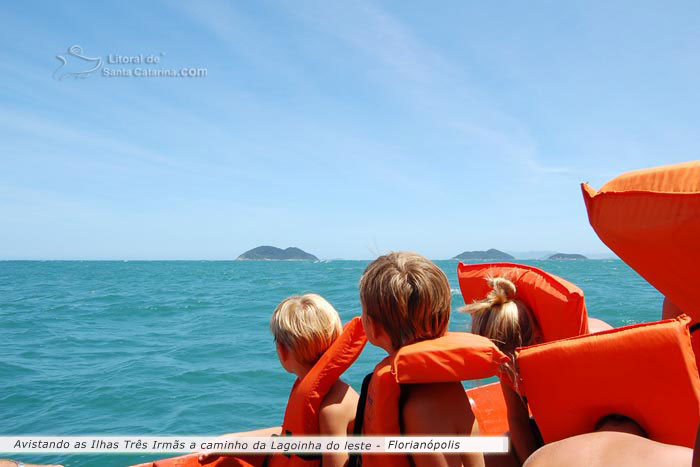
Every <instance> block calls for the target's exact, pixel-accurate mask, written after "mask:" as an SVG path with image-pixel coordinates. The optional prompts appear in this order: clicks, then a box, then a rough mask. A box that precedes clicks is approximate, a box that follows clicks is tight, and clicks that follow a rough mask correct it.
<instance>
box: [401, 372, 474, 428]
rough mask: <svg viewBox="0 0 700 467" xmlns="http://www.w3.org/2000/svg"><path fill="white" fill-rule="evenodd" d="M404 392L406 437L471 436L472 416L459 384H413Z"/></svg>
mask: <svg viewBox="0 0 700 467" xmlns="http://www.w3.org/2000/svg"><path fill="white" fill-rule="evenodd" d="M405 390H406V391H407V393H406V394H405V398H404V406H403V416H404V424H405V429H406V432H407V433H416V434H420V433H424V434H440V433H445V434H451V433H455V434H465V435H467V434H474V433H473V431H474V429H475V428H474V426H475V423H474V413H473V412H472V409H471V405H470V404H469V398H468V397H467V395H466V393H465V391H464V388H463V387H462V384H461V383H431V384H415V385H410V386H405Z"/></svg>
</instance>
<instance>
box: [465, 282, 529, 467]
mask: <svg viewBox="0 0 700 467" xmlns="http://www.w3.org/2000/svg"><path fill="white" fill-rule="evenodd" d="M487 280H488V283H489V285H490V286H491V291H490V292H489V294H488V295H487V297H486V298H485V299H484V300H481V301H478V302H475V303H472V304H470V305H467V306H464V307H462V308H460V311H463V312H466V313H469V314H471V317H472V332H473V333H474V334H479V335H481V336H484V337H488V338H489V339H491V340H492V341H493V342H494V343H495V344H496V345H497V346H498V348H499V349H500V350H501V351H502V352H503V353H505V354H506V355H508V356H509V357H511V359H512V360H513V361H515V349H516V348H518V347H522V346H526V345H532V344H536V343H539V342H542V337H541V334H540V332H539V329H538V327H537V321H536V320H535V317H534V315H533V313H532V311H531V310H530V308H528V306H527V305H526V304H525V302H523V301H522V300H519V299H517V298H513V297H514V296H515V294H516V291H517V290H516V287H515V284H513V282H512V281H510V280H509V279H507V278H505V277H490V278H488V279H487ZM505 370H506V371H505V374H503V375H502V377H501V378H500V380H501V388H502V389H503V397H504V399H505V401H506V407H507V409H508V426H509V428H510V438H511V441H512V443H513V447H514V448H515V453H516V455H517V456H518V458H519V461H520V462H521V463H522V462H525V459H527V458H528V457H529V456H530V455H531V454H532V453H533V452H535V450H537V448H538V447H539V446H540V442H539V440H538V436H539V435H538V434H537V433H536V431H535V430H534V429H533V427H532V426H531V424H530V414H529V412H528V408H527V405H526V404H525V402H524V401H523V399H522V398H521V397H520V395H519V393H518V385H517V381H518V376H517V371H516V367H515V366H514V365H512V364H510V365H507V366H505Z"/></svg>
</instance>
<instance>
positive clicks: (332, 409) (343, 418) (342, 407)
mask: <svg viewBox="0 0 700 467" xmlns="http://www.w3.org/2000/svg"><path fill="white" fill-rule="evenodd" d="M359 398H360V397H359V396H358V394H357V392H355V390H354V389H353V388H352V387H351V386H350V385H349V384H347V383H346V382H344V381H342V380H338V381H336V383H335V384H334V385H333V386H332V387H331V389H330V390H329V391H328V394H326V397H324V398H323V402H322V403H321V408H320V410H319V426H320V429H321V433H323V434H338V435H340V434H345V433H347V432H348V428H349V427H350V426H351V425H352V423H353V422H354V420H355V411H356V410H357V402H358V400H359Z"/></svg>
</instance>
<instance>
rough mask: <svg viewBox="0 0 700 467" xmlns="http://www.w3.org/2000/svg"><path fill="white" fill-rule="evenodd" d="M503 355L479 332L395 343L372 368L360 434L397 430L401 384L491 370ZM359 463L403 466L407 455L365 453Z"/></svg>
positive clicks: (466, 377) (476, 375)
mask: <svg viewBox="0 0 700 467" xmlns="http://www.w3.org/2000/svg"><path fill="white" fill-rule="evenodd" d="M507 361H509V358H508V357H507V356H506V355H505V354H503V353H502V352H501V351H500V350H498V348H497V347H496V346H495V345H494V344H493V343H492V342H491V341H490V340H489V339H486V338H485V337H481V336H477V335H476V334H470V333H465V332H449V333H447V334H445V335H444V336H442V337H438V338H437V339H431V340H426V341H421V342H417V343H415V344H410V345H406V346H404V347H401V348H400V349H399V350H398V351H397V352H396V353H395V354H393V355H390V356H388V357H386V358H385V359H384V360H382V361H381V362H379V364H377V366H376V367H375V368H374V372H373V373H372V377H371V380H370V382H369V388H368V391H367V400H366V407H365V411H364V417H363V425H362V434H364V435H365V436H391V435H400V434H401V427H400V423H399V419H400V416H401V412H400V411H401V407H400V404H399V399H400V396H401V385H402V384H417V383H446V382H455V381H465V380H473V379H483V378H490V377H492V376H495V375H496V374H497V373H498V371H499V367H500V365H501V364H502V363H505V362H507ZM362 465H363V467H367V466H370V467H371V466H392V467H394V466H400V467H403V466H409V465H411V464H410V460H409V458H408V456H405V455H399V454H368V455H363V456H362Z"/></svg>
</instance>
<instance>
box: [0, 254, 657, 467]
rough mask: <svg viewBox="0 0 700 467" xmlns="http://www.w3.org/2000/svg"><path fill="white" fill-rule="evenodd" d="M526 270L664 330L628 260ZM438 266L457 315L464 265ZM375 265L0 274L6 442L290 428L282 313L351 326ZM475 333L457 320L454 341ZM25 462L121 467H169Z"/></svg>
mask: <svg viewBox="0 0 700 467" xmlns="http://www.w3.org/2000/svg"><path fill="white" fill-rule="evenodd" d="M524 263H526V264H531V265H533V266H536V267H540V268H542V269H545V270H547V271H550V272H552V273H554V274H557V275H560V276H562V277H564V278H566V279H568V280H570V281H572V282H574V283H575V284H577V285H578V286H579V287H581V288H582V289H583V290H584V292H585V295H586V301H587V304H588V309H589V313H590V314H591V316H594V317H596V318H601V319H603V320H605V321H608V322H609V323H610V324H612V325H613V326H622V325H626V324H632V323H638V322H643V321H654V320H658V319H660V315H661V302H662V298H661V296H660V295H659V294H658V292H656V290H654V289H653V288H652V287H651V286H649V285H648V284H647V283H646V282H645V281H644V280H643V279H641V278H640V277H639V276H638V275H637V274H636V273H635V272H634V271H632V270H631V269H629V268H628V267H627V266H626V265H625V264H624V263H622V262H621V261H617V260H596V261H559V262H557V261H526V262H524ZM437 264H438V265H439V266H440V267H441V268H442V269H443V270H444V271H445V273H446V274H447V276H448V277H449V279H450V283H451V286H452V288H453V302H452V306H453V310H456V309H457V308H458V307H459V306H461V305H462V304H463V302H462V298H461V295H460V294H459V286H458V283H457V274H456V270H457V262H456V261H437ZM366 265H367V262H366V261H329V262H320V263H300V262H234V261H231V262H223V261H222V262H210V261H202V262H200V261H162V262H161V261H144V262H141V261H136V262H111V261H99V262H98V261H26V262H25V261H20V262H13V261H5V262H0V411H1V412H0V413H1V414H2V417H1V420H2V422H0V435H19V434H22V435H37V434H44V435H97V434H103V435H127V434H128V435H147V434H148V435H217V434H221V433H226V432H233V431H241V430H248V429H254V428H261V427H265V426H272V425H278V424H280V423H281V419H282V415H283V411H284V407H285V404H286V400H287V395H288V393H289V389H290V387H291V384H292V382H293V378H292V376H290V375H289V374H287V373H285V372H284V370H283V369H282V368H281V367H280V365H279V363H278V361H277V357H276V354H275V349H274V345H273V342H272V337H271V336H270V334H269V331H268V321H269V317H270V314H271V313H272V310H273V309H274V307H275V306H276V305H277V303H279V301H280V300H282V299H283V298H284V297H286V296H288V295H292V294H302V293H307V292H315V293H320V294H321V295H323V296H325V297H326V298H327V299H328V300H329V301H330V302H331V303H332V304H333V305H334V306H335V307H336V308H337V310H338V311H339V312H340V315H341V317H342V318H343V321H345V320H347V319H349V318H351V317H353V316H355V315H358V314H359V313H360V305H359V298H358V291H357V284H358V281H359V279H360V275H361V274H362V271H363V270H364V268H365V266H366ZM467 326H468V320H467V317H466V316H464V315H462V314H460V313H456V312H455V314H454V316H453V319H452V322H451V329H452V330H465V329H466V327H467ZM381 357H382V353H381V352H380V351H378V350H377V349H375V348H370V347H368V348H367V349H366V350H365V352H364V353H363V355H362V356H361V357H360V359H359V360H358V362H357V363H356V364H355V365H354V366H353V367H352V368H351V369H350V370H349V371H348V372H347V373H346V376H345V379H346V381H348V382H349V383H350V384H352V385H353V386H354V387H355V389H356V390H358V392H359V386H360V383H361V381H362V377H363V376H364V375H365V374H366V373H368V372H370V371H371V369H372V367H373V366H374V364H375V363H376V362H377V361H378V360H379V359H380V358H381ZM0 457H3V456H1V455H0ZM4 457H7V456H4ZM15 457H19V458H20V459H21V460H24V461H25V462H43V463H49V462H55V463H62V464H64V465H66V466H70V467H79V466H104V467H110V466H124V465H128V464H133V463H137V462H144V461H147V460H152V459H153V458H154V457H158V456H153V455H148V454H146V455H131V454H115V455H83V454H75V455H67V456H57V455H49V456H36V455H31V456H15ZM160 457H168V456H160Z"/></svg>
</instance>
